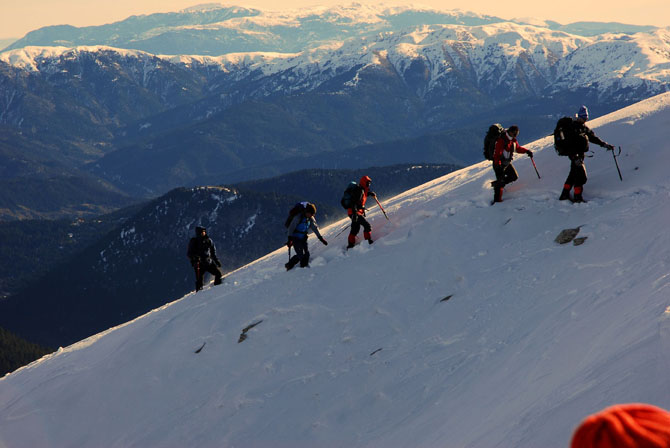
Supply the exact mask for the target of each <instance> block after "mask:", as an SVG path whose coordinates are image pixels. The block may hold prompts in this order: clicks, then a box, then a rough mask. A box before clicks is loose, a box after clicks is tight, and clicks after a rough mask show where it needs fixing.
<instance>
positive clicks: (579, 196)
mask: <svg viewBox="0 0 670 448" xmlns="http://www.w3.org/2000/svg"><path fill="white" fill-rule="evenodd" d="M572 202H577V203H580V202H586V201H585V200H584V198H583V197H582V195H581V194H575V198H574V199H573V200H572Z"/></svg>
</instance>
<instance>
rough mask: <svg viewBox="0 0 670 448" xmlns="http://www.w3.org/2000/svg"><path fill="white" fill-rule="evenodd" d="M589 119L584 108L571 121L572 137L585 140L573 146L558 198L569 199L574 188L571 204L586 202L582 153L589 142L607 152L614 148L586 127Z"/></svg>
mask: <svg viewBox="0 0 670 448" xmlns="http://www.w3.org/2000/svg"><path fill="white" fill-rule="evenodd" d="M588 119H589V110H588V109H587V108H586V106H582V107H580V108H579V112H577V117H576V118H574V119H573V120H572V129H573V130H572V134H573V135H582V136H586V137H587V138H586V139H584V140H578V141H581V142H582V144H577V145H574V148H573V153H572V154H571V155H570V156H569V157H570V173H569V174H568V178H567V179H565V184H564V185H563V191H562V192H561V196H560V197H559V198H558V199H559V200H561V201H564V200H566V199H570V190H571V189H572V187H574V188H575V196H574V199H572V201H573V202H586V201H584V197H583V196H582V193H583V191H584V184H585V183H586V180H587V177H586V166H584V153H585V152H587V151H588V150H589V142H591V143H595V144H596V145H600V146H602V147H603V148H606V149H607V150H608V151H611V150H613V149H614V146H612V145H610V144H609V143H607V142H604V141H603V140H601V139H600V138H598V136H597V135H596V134H595V133H594V132H593V131H592V130H591V129H590V128H589V127H588V126H586V124H585V123H586V121H587V120H588Z"/></svg>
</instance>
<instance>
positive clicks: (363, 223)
mask: <svg viewBox="0 0 670 448" xmlns="http://www.w3.org/2000/svg"><path fill="white" fill-rule="evenodd" d="M361 227H363V238H365V239H366V240H370V239H371V238H372V226H371V225H370V223H369V222H368V220H367V219H365V216H362V215H358V214H353V215H351V230H350V231H349V244H350V245H352V246H353V244H354V243H355V242H356V235H358V232H360V231H361Z"/></svg>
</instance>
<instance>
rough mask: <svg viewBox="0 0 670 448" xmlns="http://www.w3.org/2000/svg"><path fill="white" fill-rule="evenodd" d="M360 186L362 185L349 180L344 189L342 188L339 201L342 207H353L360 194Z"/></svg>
mask: <svg viewBox="0 0 670 448" xmlns="http://www.w3.org/2000/svg"><path fill="white" fill-rule="evenodd" d="M362 188H363V187H361V186H360V185H358V183H356V182H350V183H349V185H347V188H346V190H344V193H343V194H342V200H341V201H340V204H342V207H344V208H345V209H349V208H353V206H354V205H355V202H356V201H357V200H358V198H360V196H361V190H362Z"/></svg>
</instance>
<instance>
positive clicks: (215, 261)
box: [214, 258, 221, 267]
mask: <svg viewBox="0 0 670 448" xmlns="http://www.w3.org/2000/svg"><path fill="white" fill-rule="evenodd" d="M214 264H215V265H217V266H218V267H221V262H220V261H219V259H218V258H217V259H216V260H214Z"/></svg>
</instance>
